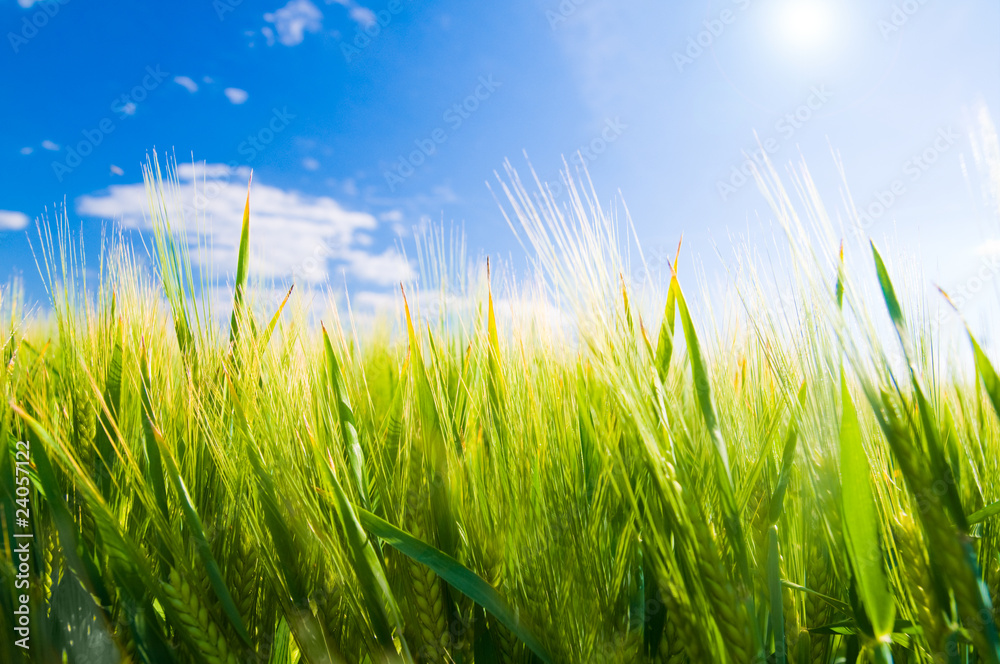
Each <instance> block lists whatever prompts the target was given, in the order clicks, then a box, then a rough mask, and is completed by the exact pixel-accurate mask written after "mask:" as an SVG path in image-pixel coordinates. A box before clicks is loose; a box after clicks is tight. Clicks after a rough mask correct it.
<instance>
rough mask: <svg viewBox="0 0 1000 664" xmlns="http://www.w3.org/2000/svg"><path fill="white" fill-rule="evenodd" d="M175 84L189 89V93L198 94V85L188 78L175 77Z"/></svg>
mask: <svg viewBox="0 0 1000 664" xmlns="http://www.w3.org/2000/svg"><path fill="white" fill-rule="evenodd" d="M174 83H176V84H177V85H180V86H183V87H185V88H187V91H188V92H198V84H197V83H195V82H194V81H193V80H191V79H190V78H188V77H187V76H174Z"/></svg>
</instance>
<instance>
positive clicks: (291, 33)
mask: <svg viewBox="0 0 1000 664" xmlns="http://www.w3.org/2000/svg"><path fill="white" fill-rule="evenodd" d="M264 20H265V21H267V22H268V23H271V24H273V25H274V30H276V31H277V33H278V41H280V42H281V43H282V44H284V45H285V46H297V45H298V44H301V43H302V40H304V39H305V33H306V32H319V31H320V30H322V29H323V12H321V11H320V10H319V8H317V7H316V5H314V4H313V3H312V2H310V1H309V0H290V2H289V3H288V4H287V5H285V6H284V7H282V8H281V9H277V10H275V11H274V12H269V13H267V14H264ZM264 34H265V36H268V35H267V33H266V32H265V33H264ZM269 41H270V40H269Z"/></svg>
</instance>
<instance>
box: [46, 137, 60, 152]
mask: <svg viewBox="0 0 1000 664" xmlns="http://www.w3.org/2000/svg"><path fill="white" fill-rule="evenodd" d="M42 147H43V148H45V149H46V150H52V151H56V150H58V149H59V144H58V143H53V142H52V141H50V140H48V139H45V140H44V141H42Z"/></svg>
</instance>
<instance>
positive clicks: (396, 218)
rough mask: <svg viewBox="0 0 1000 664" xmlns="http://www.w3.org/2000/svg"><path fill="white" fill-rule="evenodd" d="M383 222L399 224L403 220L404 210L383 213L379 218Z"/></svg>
mask: <svg viewBox="0 0 1000 664" xmlns="http://www.w3.org/2000/svg"><path fill="white" fill-rule="evenodd" d="M378 218H379V219H381V220H382V221H390V222H394V223H399V222H401V221H402V220H403V211H402V210H389V211H388V212H383V213H382V214H380V215H379V216H378Z"/></svg>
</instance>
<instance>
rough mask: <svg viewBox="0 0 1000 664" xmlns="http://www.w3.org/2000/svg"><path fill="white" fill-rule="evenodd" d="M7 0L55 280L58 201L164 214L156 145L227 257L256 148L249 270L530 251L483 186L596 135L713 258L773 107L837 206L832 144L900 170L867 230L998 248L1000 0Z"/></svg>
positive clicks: (11, 224)
mask: <svg viewBox="0 0 1000 664" xmlns="http://www.w3.org/2000/svg"><path fill="white" fill-rule="evenodd" d="M0 2H2V4H0V24H2V26H3V32H4V33H5V37H4V44H3V45H0V59H2V63H0V71H2V74H0V90H2V96H3V100H4V101H3V103H2V104H0V122H2V126H3V127H4V131H3V132H2V134H0V172H2V173H3V178H2V180H0V182H2V185H0V282H2V281H6V280H7V279H8V278H9V277H11V276H14V275H19V276H21V277H22V278H23V279H24V282H25V284H26V288H27V290H28V293H29V296H31V297H33V298H36V299H42V298H43V297H44V291H42V289H41V281H40V279H39V277H38V275H37V269H36V267H35V262H34V259H33V258H32V256H31V253H30V249H29V245H28V239H27V238H28V237H29V236H30V235H33V234H34V233H35V231H34V229H33V224H29V222H30V221H32V220H34V219H35V218H36V217H37V216H39V215H40V214H42V212H43V211H44V210H45V209H46V208H47V209H48V210H49V211H50V213H51V211H52V210H53V209H54V208H57V207H59V206H61V205H62V204H63V202H64V201H65V204H66V206H67V207H68V212H69V216H70V218H71V219H72V220H73V221H74V223H75V224H79V226H80V228H82V232H83V236H84V240H85V242H86V243H87V245H88V246H89V247H93V248H95V249H96V246H97V243H98V241H99V238H100V235H101V232H102V228H106V227H107V225H108V223H109V222H119V223H122V224H123V225H124V226H125V227H126V228H128V229H131V231H130V232H133V233H135V232H137V233H142V232H145V228H146V221H145V220H144V218H143V214H142V207H143V204H144V199H143V195H142V188H141V182H142V174H141V171H140V163H142V162H143V161H145V159H146V155H147V153H149V152H151V151H152V150H153V149H154V148H155V150H156V151H158V152H159V153H160V154H161V155H163V153H165V152H168V153H170V154H171V155H176V157H177V160H178V161H179V162H180V163H181V164H183V166H182V168H181V171H180V176H181V179H182V180H183V181H188V180H186V179H185V178H190V177H192V176H194V175H198V174H200V175H202V176H205V177H207V178H208V179H209V180H210V181H211V182H212V183H213V194H212V196H210V197H209V198H208V200H207V202H206V203H205V206H204V207H205V209H206V211H207V213H208V215H209V217H210V219H211V226H210V227H209V229H208V232H210V233H211V234H212V238H213V241H214V245H213V249H212V253H211V257H210V258H211V259H212V260H213V261H214V262H215V263H216V266H217V267H218V268H219V269H220V270H222V271H223V272H225V271H226V270H231V269H232V265H233V264H234V262H235V243H236V242H237V237H236V230H235V229H237V228H238V223H239V213H240V210H241V205H242V201H241V200H240V199H241V197H242V196H243V195H244V192H245V189H246V175H247V173H248V169H249V168H252V169H253V171H254V205H255V215H256V216H255V229H254V230H255V238H256V240H257V244H256V245H255V255H256V256H258V259H257V261H256V262H255V266H254V267H255V269H257V270H258V272H259V273H260V274H261V275H262V276H266V277H269V278H275V279H279V280H282V279H284V280H287V279H290V278H295V279H297V280H299V281H303V280H304V281H308V282H310V283H313V284H322V283H325V282H326V281H327V280H332V282H333V283H335V284H343V283H344V281H345V280H346V281H347V283H348V284H349V285H350V288H351V290H352V292H353V293H355V294H358V295H359V296H360V297H362V298H363V297H364V296H363V295H362V294H369V301H371V302H375V301H377V299H378V297H377V294H378V293H384V292H386V291H387V290H388V289H390V288H391V287H392V285H393V284H395V283H398V282H399V281H400V280H401V279H405V278H408V277H409V276H411V275H412V273H413V269H414V265H413V252H412V245H411V244H410V245H408V244H407V243H411V242H412V229H413V227H414V226H420V225H421V224H426V223H428V221H430V222H441V221H442V220H443V221H444V223H445V224H448V223H450V222H455V223H459V224H463V225H464V228H465V231H466V234H467V236H468V242H469V246H470V251H471V252H472V253H478V252H484V253H488V254H491V255H494V256H498V255H501V256H509V255H513V256H520V255H521V249H520V248H519V246H518V244H517V242H516V240H515V239H514V237H513V235H512V234H511V232H510V231H509V229H508V228H507V225H506V222H505V221H504V219H503V216H502V215H501V213H500V211H499V209H498V207H497V205H496V203H495V201H494V199H493V196H492V194H491V193H490V191H489V190H488V189H487V187H486V185H485V182H486V181H487V180H492V179H493V172H494V171H495V170H502V166H503V162H504V160H505V159H507V158H510V159H511V161H512V162H513V163H514V165H515V166H517V167H520V168H522V169H523V167H524V165H525V162H524V157H523V152H525V151H526V152H527V154H528V155H529V157H530V158H531V161H532V163H533V164H534V166H535V168H536V169H537V171H538V173H539V175H540V176H541V177H542V178H544V179H545V180H548V181H557V180H558V168H559V166H560V165H561V158H562V156H563V155H565V156H566V157H567V158H571V157H572V155H574V154H575V153H576V152H577V151H578V150H580V149H581V148H582V149H583V150H584V156H583V161H585V162H586V165H587V167H588V169H589V170H590V173H591V175H592V176H593V179H594V182H595V184H596V186H597V189H598V191H599V193H600V194H601V195H602V197H603V198H604V199H605V200H606V201H609V202H610V201H611V199H612V197H613V196H615V195H616V193H617V192H618V191H619V190H620V192H621V194H622V196H623V197H624V199H625V201H626V202H627V204H628V207H629V210H630V211H631V214H632V217H633V219H634V222H635V225H636V230H637V233H638V235H639V237H640V239H641V241H642V243H643V246H644V248H645V250H646V253H647V255H656V254H664V253H665V252H667V251H668V248H669V250H670V251H672V248H673V247H674V246H675V245H676V242H677V238H678V237H679V236H680V235H681V233H684V236H685V246H686V248H687V250H689V251H691V252H693V253H695V254H697V255H699V256H701V257H702V258H703V260H704V262H705V265H706V269H707V270H709V271H712V270H716V269H721V266H720V265H719V261H718V259H716V258H715V257H714V252H713V241H714V242H718V243H725V242H727V241H728V237H729V236H730V234H732V233H737V234H738V233H742V232H743V231H744V230H745V229H746V228H747V227H748V226H753V225H754V224H757V221H756V220H757V218H758V215H759V216H761V217H767V216H768V211H767V209H766V206H765V204H764V201H763V199H762V198H761V196H760V195H759V193H758V192H757V191H756V188H755V186H754V185H753V183H752V182H744V181H743V179H741V177H740V174H739V172H738V169H739V166H740V165H741V163H742V162H743V161H744V159H745V157H744V155H743V152H744V151H751V150H753V148H754V147H755V145H756V143H755V139H754V131H756V132H757V134H758V136H759V137H760V141H761V144H762V145H763V146H764V147H765V148H766V149H767V151H768V152H769V153H770V154H769V156H770V158H771V159H772V160H773V161H774V162H775V163H776V164H778V165H779V167H781V168H784V165H785V164H787V163H788V162H791V161H793V160H797V159H798V158H799V153H800V152H801V154H802V155H803V156H804V157H805V159H806V160H807V162H808V163H809V166H810V168H811V169H812V170H813V172H814V175H815V178H816V180H817V182H818V183H819V185H820V188H821V190H822V191H823V192H824V194H825V195H826V196H827V197H828V199H829V200H830V201H831V202H834V203H835V202H837V201H839V197H840V193H839V185H840V180H839V176H838V175H837V173H836V169H835V167H834V162H833V159H832V158H831V156H830V146H831V145H832V146H833V147H834V148H836V149H837V150H838V151H839V153H840V156H841V158H842V160H843V164H844V169H845V172H846V176H847V180H848V182H849V184H850V187H851V191H852V192H853V195H854V198H855V200H856V202H858V204H859V206H860V207H862V208H869V207H870V206H871V205H872V204H874V203H876V202H878V201H879V200H882V201H889V200H890V199H889V198H888V197H889V195H890V194H891V197H892V198H891V202H889V204H888V205H887V206H886V208H887V209H886V210H885V211H884V212H883V213H880V215H879V216H878V218H877V219H875V220H874V221H873V223H872V225H871V227H870V228H868V229H867V231H868V232H869V233H870V234H871V235H872V236H875V237H877V238H879V237H883V236H885V235H886V234H891V235H892V236H893V237H894V238H895V239H894V240H893V242H894V246H898V247H899V249H900V250H906V251H912V252H913V253H914V255H916V256H918V258H919V259H920V260H921V261H922V264H923V266H924V268H925V270H926V271H927V272H928V274H929V275H930V277H931V278H934V279H936V280H937V281H938V282H939V283H942V284H945V285H950V284H961V283H964V282H963V280H965V281H967V280H968V278H969V277H970V275H971V274H973V273H974V271H975V269H977V265H978V264H979V263H981V262H982V261H983V260H984V258H983V256H984V255H986V253H988V252H990V251H995V250H996V249H997V247H1000V243H998V242H997V241H996V239H995V237H996V236H997V235H998V231H1000V228H997V225H996V224H997V220H996V215H995V211H994V212H991V209H990V208H989V206H988V204H987V203H984V200H983V196H982V195H981V191H980V190H979V184H978V183H979V182H980V179H979V177H978V175H977V172H978V167H977V162H976V154H975V153H974V150H973V148H972V144H971V143H970V140H969V135H970V132H972V131H975V130H976V128H977V126H978V120H977V118H979V117H980V109H982V108H987V109H989V110H990V112H992V113H993V114H994V117H995V114H996V113H997V109H1000V5H998V3H996V2H995V1H992V0H952V1H950V2H947V3H946V2H944V1H943V0H922V1H921V0H906V1H905V2H903V1H899V0H897V1H895V2H883V1H874V2H873V1H871V0H841V1H839V2H834V1H833V0H711V1H706V2H680V3H663V2H654V1H652V0H617V1H614V2H612V1H610V0H562V2H560V1H559V0H510V1H508V2H504V3H468V2H466V3H460V2H450V1H443V2H418V1H416V0H393V1H392V2H388V1H383V0H332V1H331V0H327V1H326V2H324V1H323V0H312V1H311V0H292V1H291V2H285V1H284V0H267V1H264V2H260V1H258V0H242V1H241V0H215V1H214V2H213V1H211V0H203V1H199V2H189V1H185V2H179V3H124V4H120V3H115V4H110V3H109V4H103V3H101V4H97V5H96V6H95V4H94V3H85V2H82V1H81V0H43V1H41V2H34V3H32V2H31V0H18V1H14V0H0ZM428 153H429V154H428ZM192 155H193V159H194V160H195V162H196V165H195V166H194V167H192V166H191V162H192ZM197 164H203V165H201V166H198V165H197ZM204 164H207V165H208V166H204ZM734 169H735V171H734ZM894 186H895V187H896V189H895V193H893V187H894ZM887 192H888V193H887ZM880 197H881V199H880ZM874 209H875V210H876V211H878V210H879V207H878V206H877V205H876V206H875V208H874ZM751 241H754V240H753V239H751ZM401 242H402V243H403V244H402V246H405V247H407V251H408V256H409V259H407V258H404V256H403V255H402V254H401V253H399V251H398V249H397V247H398V246H400V243H401ZM984 252H985V253H984ZM94 259H96V257H94Z"/></svg>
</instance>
